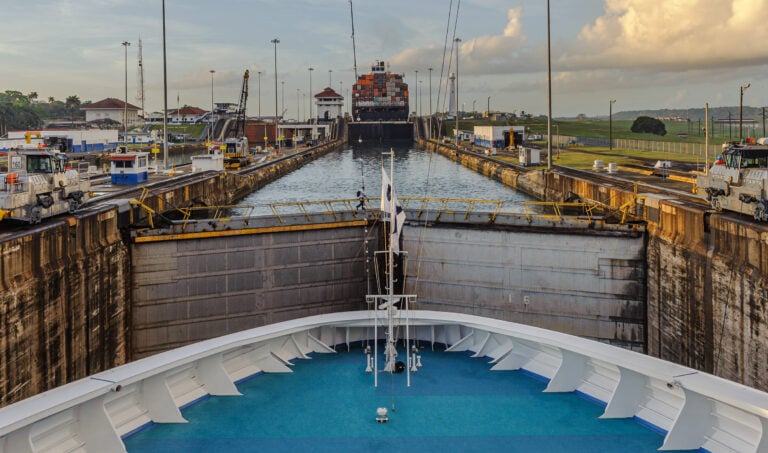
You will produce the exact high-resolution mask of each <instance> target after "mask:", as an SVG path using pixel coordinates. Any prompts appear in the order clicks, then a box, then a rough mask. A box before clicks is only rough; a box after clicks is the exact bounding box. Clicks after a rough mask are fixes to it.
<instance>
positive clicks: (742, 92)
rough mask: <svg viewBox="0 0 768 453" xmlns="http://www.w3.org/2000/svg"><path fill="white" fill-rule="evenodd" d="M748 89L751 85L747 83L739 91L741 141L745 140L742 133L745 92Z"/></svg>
mask: <svg viewBox="0 0 768 453" xmlns="http://www.w3.org/2000/svg"><path fill="white" fill-rule="evenodd" d="M747 88H749V83H745V84H744V85H742V86H741V88H740V89H739V140H741V139H742V138H744V135H742V133H741V117H742V111H743V105H744V92H745V91H747Z"/></svg>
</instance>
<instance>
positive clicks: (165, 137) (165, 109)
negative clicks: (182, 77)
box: [162, 0, 168, 170]
mask: <svg viewBox="0 0 768 453" xmlns="http://www.w3.org/2000/svg"><path fill="white" fill-rule="evenodd" d="M162 6H163V168H164V169H166V170H167V169H168V64H167V59H166V55H165V0H163V3H162Z"/></svg>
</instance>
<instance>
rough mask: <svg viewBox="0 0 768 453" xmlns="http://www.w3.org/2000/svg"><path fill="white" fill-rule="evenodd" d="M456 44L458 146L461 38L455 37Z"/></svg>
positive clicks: (457, 133) (457, 138)
mask: <svg viewBox="0 0 768 453" xmlns="http://www.w3.org/2000/svg"><path fill="white" fill-rule="evenodd" d="M453 42H454V43H455V44H456V148H458V147H459V45H460V43H461V38H454V39H453Z"/></svg>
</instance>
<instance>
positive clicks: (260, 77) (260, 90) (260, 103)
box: [258, 71, 261, 119]
mask: <svg viewBox="0 0 768 453" xmlns="http://www.w3.org/2000/svg"><path fill="white" fill-rule="evenodd" d="M258 74H259V119H261V71H259V72H258Z"/></svg>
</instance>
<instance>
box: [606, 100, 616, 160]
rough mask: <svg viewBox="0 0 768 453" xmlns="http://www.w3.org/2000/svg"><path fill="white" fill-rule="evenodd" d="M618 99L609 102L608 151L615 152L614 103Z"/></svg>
mask: <svg viewBox="0 0 768 453" xmlns="http://www.w3.org/2000/svg"><path fill="white" fill-rule="evenodd" d="M614 102H616V99H613V100H611V101H608V151H613V103H614Z"/></svg>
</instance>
